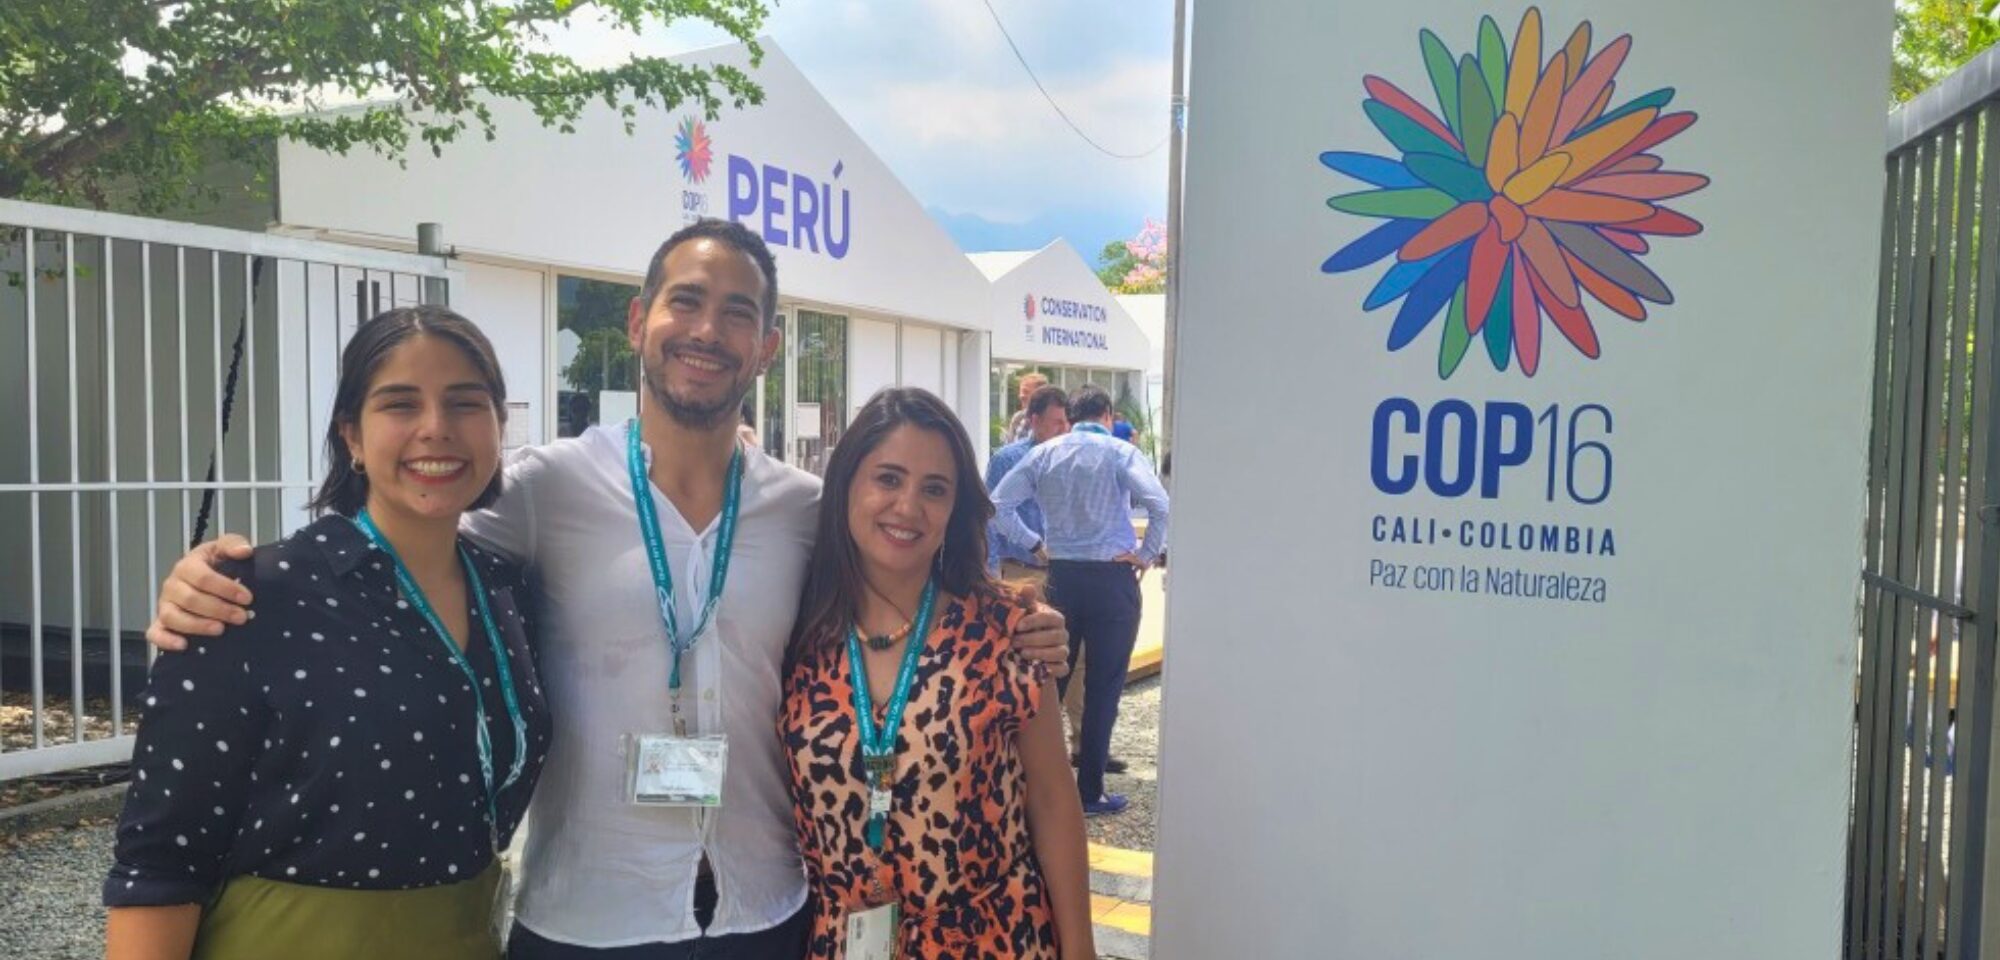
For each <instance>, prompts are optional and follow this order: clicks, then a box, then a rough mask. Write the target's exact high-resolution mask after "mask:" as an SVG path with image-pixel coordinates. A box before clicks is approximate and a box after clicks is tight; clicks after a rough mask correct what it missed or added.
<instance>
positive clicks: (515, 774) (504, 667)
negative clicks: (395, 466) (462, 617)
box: [354, 507, 528, 849]
mask: <svg viewBox="0 0 2000 960" xmlns="http://www.w3.org/2000/svg"><path fill="white" fill-rule="evenodd" d="M354 525H355V526H357V527H360V528H361V532H362V533H364V534H366V535H367V536H368V542H369V543H371V544H374V546H375V549H377V550H380V551H382V552H383V553H386V554H388V555H389V562H390V563H392V564H394V565H395V568H396V584H397V586H399V587H401V588H402V591H403V598H404V599H405V600H408V601H409V602H410V605H411V606H414V607H416V608H417V612H418V613H420V614H423V617H424V622H425V623H428V624H430V627H431V632H432V633H435V634H437V638H438V642H440V643H442V644H444V648H445V650H446V652H447V653H449V654H450V656H451V662H453V663H455V664H458V669H459V670H460V672H462V673H464V674H465V682H466V683H468V684H470V685H471V686H472V707H473V710H474V712H475V713H474V716H475V720H476V724H475V729H476V730H477V731H478V733H479V775H480V777H481V778H482V781H483V783H484V785H485V787H486V822H487V827H488V831H489V832H490V833H491V834H492V835H493V841H494V847H495V848H496V849H497V848H498V847H499V831H500V812H499V806H500V803H499V798H500V791H502V790H505V789H507V788H508V787H511V786H513V785H514V782H515V781H517V780H519V779H521V770H522V768H524V767H526V766H527V763H528V721H527V720H526V718H524V717H523V716H522V714H521V701H520V699H519V698H518V696H517V695H516V694H515V692H514V668H513V665H512V658H511V657H509V656H508V654H507V644H506V641H504V640H501V639H500V628H499V627H497V626H495V625H494V622H493V610H492V608H491V607H489V606H488V605H487V602H486V584H485V583H483V582H482V581H481V580H480V579H479V568H478V567H477V566H475V565H474V564H473V562H472V558H471V557H469V556H466V553H465V548H464V547H463V546H461V547H459V548H458V562H459V563H460V565H462V566H463V567H464V568H465V579H466V584H467V586H468V587H469V588H470V589H471V591H472V596H473V599H474V600H476V601H477V602H478V612H479V622H480V624H481V625H482V626H483V627H485V629H486V642H487V644H488V645H489V646H491V647H492V648H493V665H494V670H495V672H497V673H498V674H499V675H500V695H501V699H502V700H504V701H505V702H506V704H507V719H508V720H510V721H512V722H513V726H514V762H513V763H512V764H510V765H509V766H508V768H507V780H506V782H505V783H502V784H500V786H499V787H498V788H497V789H496V788H495V787H494V786H493V734H492V733H490V732H488V731H487V729H486V698H485V697H483V696H481V695H480V693H479V687H480V683H479V676H478V675H477V674H475V673H474V672H473V670H472V661H471V660H469V659H467V658H466V656H465V651H464V650H461V649H459V647H458V644H456V643H453V642H452V639H451V632H450V631H448V630H446V629H445V628H444V621H442V620H439V619H438V615H437V611H436V610H434V609H432V608H431V602H430V598H428V597H425V596H424V591H423V588H422V587H419V586H417V580H416V578H415V577H412V576H410V569H409V568H408V567H405V566H403V558H402V557H400V556H397V554H396V548H395V547H394V546H393V545H391V544H390V543H389V538H388V537H385V536H383V535H382V531H381V530H380V529H378V528H377V527H376V526H375V521H374V520H373V519H371V518H370V517H369V516H368V510H367V508H365V507H364V508H363V509H362V510H361V512H360V513H358V514H355V516H354Z"/></svg>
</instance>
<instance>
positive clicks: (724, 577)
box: [625, 420, 743, 694]
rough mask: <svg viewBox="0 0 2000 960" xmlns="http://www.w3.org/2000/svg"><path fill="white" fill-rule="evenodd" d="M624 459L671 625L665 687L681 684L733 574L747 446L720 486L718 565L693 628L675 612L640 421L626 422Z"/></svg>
mask: <svg viewBox="0 0 2000 960" xmlns="http://www.w3.org/2000/svg"><path fill="white" fill-rule="evenodd" d="M625 464H626V466H627V468H628V469H629V470H630V472H631V474H632V502H633V504H634V505H636V506H637V507H638V508H639V536H640V538H641V539H643V540H645V541H646V562H647V563H649V564H651V565H652V567H653V595H654V596H655V597H656V598H658V600H659V602H660V620H661V622H663V623H665V624H666V627H667V645H668V646H670V647H672V648H673V652H674V666H673V672H672V673H671V674H669V675H668V677H667V689H669V690H672V691H674V692H675V693H676V694H678V693H679V692H680V689H681V654H684V653H686V652H688V651H689V650H692V649H694V645H695V643H696V641H698V640H700V639H701V634H702V631H704V630H707V629H708V624H709V621H710V620H712V619H714V617H715V607H716V604H718V603H720V602H721V600H722V585H723V584H724V583H725V582H727V581H728V580H729V551H730V548H731V547H732V546H734V545H735V543H736V511H737V508H738V507H739V506H740V505H741V504H742V498H743V447H742V445H741V444H738V445H737V447H736V450H735V452H734V453H732V454H730V456H729V478H728V480H726V481H725V483H724V486H723V491H722V526H721V529H720V530H719V531H718V532H717V534H716V543H715V568H714V570H713V571H712V572H711V573H710V574H709V578H708V599H707V600H706V601H704V602H703V603H702V605H701V617H700V619H698V620H696V621H695V625H694V629H693V630H689V631H687V632H686V633H682V632H681V628H680V626H681V624H680V616H679V615H678V614H676V613H675V612H674V571H673V568H672V567H671V566H669V565H668V564H667V544H666V541H665V539H664V538H662V537H661V536H660V514H659V511H658V510H657V509H656V508H655V507H654V506H653V484H652V481H651V480H648V479H647V478H646V457H645V455H644V454H643V453H642V452H640V450H639V421H637V420H628V421H626V423H625Z"/></svg>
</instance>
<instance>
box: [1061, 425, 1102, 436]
mask: <svg viewBox="0 0 2000 960" xmlns="http://www.w3.org/2000/svg"><path fill="white" fill-rule="evenodd" d="M1070 432H1071V433H1094V434H1097V435H1098V436H1100V437H1108V436H1110V435H1111V431H1109V430H1106V429H1104V425H1103V424H1101V423H1079V424H1077V425H1076V426H1075V427H1074V428H1073V429H1071V430H1070Z"/></svg>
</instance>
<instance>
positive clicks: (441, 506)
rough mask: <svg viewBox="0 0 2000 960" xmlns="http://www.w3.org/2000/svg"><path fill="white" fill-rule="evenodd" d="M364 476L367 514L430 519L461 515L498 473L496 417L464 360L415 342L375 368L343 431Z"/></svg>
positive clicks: (421, 339)
mask: <svg viewBox="0 0 2000 960" xmlns="http://www.w3.org/2000/svg"><path fill="white" fill-rule="evenodd" d="M341 433H342V436H343V437H345V439H346V440H347V449H348V453H349V455H350V456H352V457H354V459H355V460H357V461H359V462H360V464H361V466H362V469H363V471H364V472H366V473H367V475H368V507H369V511H370V512H371V513H378V514H379V513H384V512H388V511H395V512H398V513H402V514H405V515H408V516H412V517H422V518H429V519H436V518H443V517H447V516H456V515H457V514H459V513H462V512H464V511H465V509H466V508H467V507H469V506H471V505H472V503H473V502H474V501H476V500H478V499H479V496H480V494H481V493H483V492H485V490H486V487H487V485H488V484H490V483H492V482H493V473H494V471H496V470H498V469H499V468H500V415H499V410H498V408H497V406H496V405H495V403H494V400H493V395H492V392H491V391H490V390H489V389H488V387H487V385H486V381H485V379H484V378H482V377H481V376H480V373H479V368H478V367H477V366H475V365H474V364H473V362H472V359H471V358H470V357H467V356H466V355H465V352H464V351H463V350H461V349H459V348H458V347H457V346H456V345H454V344H453V343H452V342H451V341H449V340H446V339H444V338H442V337H436V336H428V335H422V334H419V335H417V336H415V337H411V338H410V339H409V340H408V341H406V342H404V343H403V344H402V345H400V346H398V347H396V348H395V350H394V351H392V352H391V353H390V354H389V356H388V357H387V358H386V359H384V360H383V361H382V363H381V365H380V366H379V367H377V368H376V371H375V378H374V380H373V381H371V382H370V383H369V384H368V390H367V392H366V394H364V395H363V397H362V401H361V416H360V419H359V420H357V421H356V422H355V423H353V424H349V425H348V426H346V427H345V428H344V429H343V430H342V431H341Z"/></svg>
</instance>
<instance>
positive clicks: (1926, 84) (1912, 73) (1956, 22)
mask: <svg viewBox="0 0 2000 960" xmlns="http://www.w3.org/2000/svg"><path fill="white" fill-rule="evenodd" d="M1996 7H2000V0H1896V41H1895V52H1894V59H1893V65H1892V66H1891V68H1890V75H1889V94H1890V97H1891V98H1892V99H1893V100H1894V101H1895V102H1896V103H1902V102H1904V101H1906V100H1909V99H1910V98H1912V97H1915V96H1916V95H1917V94H1920V93H1922V92H1924V91H1925V90H1928V89H1930V88H1931V86H1932V85H1933V84H1936V83H1937V82H1938V81H1939V80H1942V79H1944V78H1945V77H1947V76H1949V75H1950V74H1951V72H1952V71H1953V70H1957V69H1958V68H1959V67H1961V66H1963V65H1964V64H1965V62H1966V61H1968V60H1971V59H1972V58H1973V57H1975V56H1978V55H1979V53H1980V51H1983V50H1985V49H1986V48H1987V47H1990V46H1992V45H1993V42H1994V41H1995V40H2000V21H1996V19H1995V8H1996Z"/></svg>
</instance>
